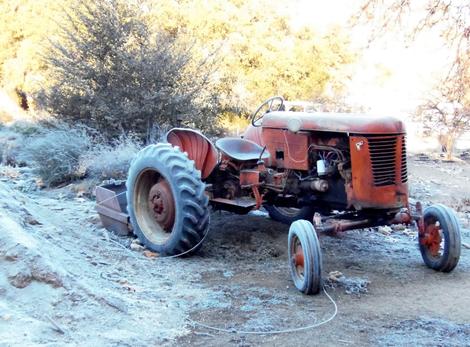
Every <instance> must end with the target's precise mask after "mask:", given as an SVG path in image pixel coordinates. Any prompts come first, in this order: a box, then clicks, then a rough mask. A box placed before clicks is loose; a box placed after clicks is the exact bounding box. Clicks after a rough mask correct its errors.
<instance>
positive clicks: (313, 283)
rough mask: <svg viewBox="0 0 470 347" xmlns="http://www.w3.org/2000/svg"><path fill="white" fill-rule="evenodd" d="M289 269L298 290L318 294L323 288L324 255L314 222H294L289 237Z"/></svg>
mask: <svg viewBox="0 0 470 347" xmlns="http://www.w3.org/2000/svg"><path fill="white" fill-rule="evenodd" d="M288 247H289V249H288V256H289V269H290V273H291V276H292V280H293V281H294V284H295V286H296V288H297V289H298V290H300V291H301V292H302V293H304V294H307V295H309V294H318V293H319V292H320V290H321V271H322V255H321V248H320V241H319V240H318V237H317V234H316V232H315V228H314V227H313V225H312V223H310V222H309V221H306V220H298V221H295V222H294V223H292V225H291V226H290V229H289V239H288Z"/></svg>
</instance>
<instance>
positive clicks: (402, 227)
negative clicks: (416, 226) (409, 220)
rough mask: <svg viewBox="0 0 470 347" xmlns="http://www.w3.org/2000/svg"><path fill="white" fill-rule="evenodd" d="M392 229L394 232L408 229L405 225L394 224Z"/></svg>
mask: <svg viewBox="0 0 470 347" xmlns="http://www.w3.org/2000/svg"><path fill="white" fill-rule="evenodd" d="M391 228H392V230H394V231H403V230H405V229H406V226H405V225H404V224H393V225H392V226H391Z"/></svg>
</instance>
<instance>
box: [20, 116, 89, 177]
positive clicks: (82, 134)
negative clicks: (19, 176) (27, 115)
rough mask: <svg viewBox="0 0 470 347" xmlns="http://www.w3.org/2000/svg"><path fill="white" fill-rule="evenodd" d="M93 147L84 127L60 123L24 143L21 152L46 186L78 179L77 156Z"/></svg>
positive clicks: (79, 172)
mask: <svg viewBox="0 0 470 347" xmlns="http://www.w3.org/2000/svg"><path fill="white" fill-rule="evenodd" d="M91 146H92V139H91V137H90V136H89V134H88V133H87V130H86V129H84V128H80V127H78V128H70V127H68V126H64V125H60V126H57V127H56V128H52V129H47V130H43V131H42V132H41V133H38V134H36V136H34V137H32V138H30V139H29V140H28V141H26V142H25V146H24V155H25V157H26V159H27V161H28V163H30V164H31V165H32V167H33V168H34V169H35V172H36V173H37V174H38V175H39V176H40V177H41V179H42V180H43V182H44V184H46V185H47V186H52V185H58V184H61V183H64V182H68V181H72V180H74V179H77V178H80V177H81V176H82V175H83V173H82V172H81V171H80V157H81V155H82V154H83V153H85V152H87V151H88V150H89V149H90V148H91Z"/></svg>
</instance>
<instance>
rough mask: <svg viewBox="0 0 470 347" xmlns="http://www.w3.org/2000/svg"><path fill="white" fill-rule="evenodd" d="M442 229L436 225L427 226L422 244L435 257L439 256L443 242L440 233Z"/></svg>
mask: <svg viewBox="0 0 470 347" xmlns="http://www.w3.org/2000/svg"><path fill="white" fill-rule="evenodd" d="M439 230H440V227H439V226H438V225H436V224H429V225H427V226H426V229H425V234H424V238H423V239H422V244H423V245H425V246H426V247H427V248H428V250H429V253H431V255H432V256H433V257H437V256H439V250H440V246H441V242H442V236H441V234H440V232H439Z"/></svg>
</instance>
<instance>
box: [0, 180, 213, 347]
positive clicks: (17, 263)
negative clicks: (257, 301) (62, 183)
mask: <svg viewBox="0 0 470 347" xmlns="http://www.w3.org/2000/svg"><path fill="white" fill-rule="evenodd" d="M95 221H96V218H95V212H94V209H93V205H92V203H91V202H90V201H86V200H84V199H70V198H65V197H64V198H61V197H60V195H53V196H50V197H48V196H44V194H41V195H39V194H37V195H33V196H32V197H31V198H28V197H27V196H26V195H24V194H22V193H20V192H18V191H15V190H13V189H11V187H9V185H8V184H6V183H5V182H0V229H1V230H0V341H1V342H2V345H3V344H4V345H36V344H37V345H41V344H55V343H59V344H64V343H67V344H72V345H81V346H82V345H89V346H92V345H95V346H96V345H117V344H120V343H123V342H125V343H127V344H129V345H133V346H140V345H147V343H148V342H149V341H152V342H153V343H155V344H156V345H161V344H164V343H165V342H166V341H167V342H168V341H172V340H173V339H174V338H175V337H178V336H181V335H184V334H186V333H187V332H188V330H187V327H186V326H187V322H186V317H187V311H188V308H189V307H190V303H191V302H193V301H196V302H201V303H204V302H205V300H206V298H210V297H211V296H210V295H209V294H210V293H209V292H208V291H207V290H205V289H204V290H203V289H201V288H198V286H197V285H195V280H194V278H193V276H191V273H192V272H194V271H191V267H192V265H191V264H188V266H187V267H185V268H184V269H182V268H181V269H177V268H172V270H171V271H168V269H170V268H171V267H170V266H169V265H168V264H167V261H166V260H165V259H159V260H158V261H156V260H150V259H147V258H145V257H143V256H142V255H141V254H140V253H136V252H132V251H130V250H129V249H127V248H126V247H125V242H129V240H124V241H123V240H120V239H117V238H115V237H114V236H112V235H111V236H110V235H107V234H103V229H101V228H97V227H96V225H94V223H95ZM183 271H184V274H183Z"/></svg>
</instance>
